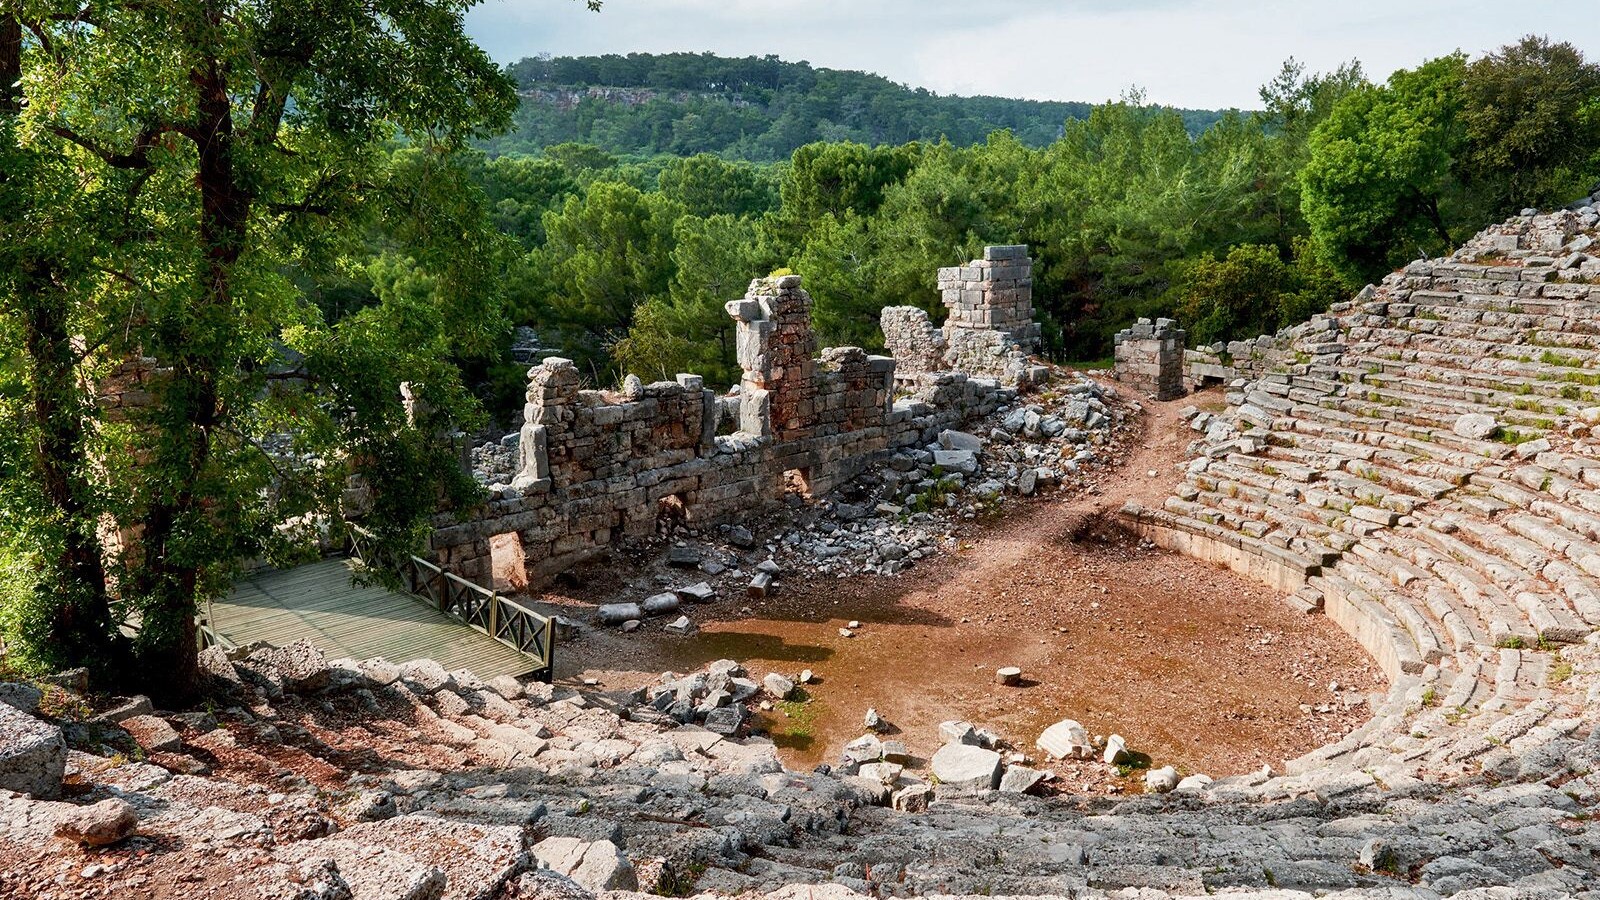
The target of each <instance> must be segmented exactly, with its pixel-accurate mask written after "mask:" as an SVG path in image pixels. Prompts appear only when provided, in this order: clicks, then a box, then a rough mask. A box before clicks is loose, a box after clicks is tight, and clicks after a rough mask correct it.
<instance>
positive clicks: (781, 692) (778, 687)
mask: <svg viewBox="0 0 1600 900" xmlns="http://www.w3.org/2000/svg"><path fill="white" fill-rule="evenodd" d="M761 686H762V687H764V688H766V689H767V693H769V694H771V695H772V696H774V697H776V698H777V699H779V700H787V699H789V697H790V696H791V695H792V694H794V682H793V681H791V680H789V679H788V678H785V677H784V676H782V675H779V674H778V673H777V672H768V673H767V674H766V676H765V677H764V678H762V679H761Z"/></svg>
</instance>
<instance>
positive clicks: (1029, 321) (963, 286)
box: [939, 244, 1040, 353]
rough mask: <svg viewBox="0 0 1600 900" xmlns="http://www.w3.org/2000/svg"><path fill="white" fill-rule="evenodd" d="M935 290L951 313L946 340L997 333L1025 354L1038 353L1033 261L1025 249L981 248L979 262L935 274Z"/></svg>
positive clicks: (1019, 245) (1016, 245)
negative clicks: (963, 333)
mask: <svg viewBox="0 0 1600 900" xmlns="http://www.w3.org/2000/svg"><path fill="white" fill-rule="evenodd" d="M939 291H940V293H942V294H943V295H944V305H945V306H946V307H947V308H948V309H949V310H950V316H949V317H948V318H947V319H945V323H944V330H945V336H946V339H947V340H949V341H950V343H951V344H952V345H954V344H955V343H956V339H955V336H954V335H953V334H952V333H953V332H956V331H961V330H972V331H1001V332H1005V333H1006V334H1009V335H1010V336H1011V338H1012V340H1015V341H1016V342H1017V344H1018V345H1020V346H1021V347H1022V349H1023V350H1024V351H1025V352H1028V353H1034V352H1037V351H1038V349H1039V338H1040V329H1039V324H1038V323H1037V322H1035V321H1034V320H1033V260H1032V259H1029V258H1028V247H1027V245H1026V244H1011V245H1007V246H1002V247H985V248H983V259H975V260H973V261H972V262H970V263H967V264H966V265H964V266H953V267H951V268H947V269H940V270H939Z"/></svg>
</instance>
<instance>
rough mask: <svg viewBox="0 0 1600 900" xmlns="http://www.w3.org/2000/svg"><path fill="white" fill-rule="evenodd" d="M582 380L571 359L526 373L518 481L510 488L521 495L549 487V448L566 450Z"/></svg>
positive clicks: (555, 359)
mask: <svg viewBox="0 0 1600 900" xmlns="http://www.w3.org/2000/svg"><path fill="white" fill-rule="evenodd" d="M582 384H583V380H582V379H581V378H580V377H579V375H578V367H577V366H575V365H573V364H572V360H570V359H561V358H560V357H554V356H553V357H551V358H549V359H547V360H545V361H544V362H542V363H540V364H539V365H537V366H534V367H533V368H531V369H529V370H528V394H527V401H528V402H527V404H526V405H525V406H523V408H522V417H523V425H522V435H521V437H520V439H519V440H518V441H517V477H516V479H515V480H513V481H512V483H511V486H512V487H514V488H516V489H517V490H519V491H522V492H523V493H528V492H529V491H534V490H548V489H549V488H550V486H551V484H552V481H551V479H552V477H553V476H552V468H551V465H550V448H551V446H552V445H555V446H566V442H567V438H568V436H569V432H570V431H571V429H572V422H573V419H574V417H575V413H574V411H573V408H572V405H573V403H574V402H576V401H577V399H578V390H579V388H581V387H582Z"/></svg>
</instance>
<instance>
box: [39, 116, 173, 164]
mask: <svg viewBox="0 0 1600 900" xmlns="http://www.w3.org/2000/svg"><path fill="white" fill-rule="evenodd" d="M46 130H47V131H49V132H50V133H51V134H53V135H55V136H56V137H58V138H61V139H63V140H66V141H69V142H71V143H73V144H76V145H78V146H79V147H82V148H83V149H85V150H87V151H89V152H90V153H92V154H94V155H95V156H97V157H99V158H100V161H101V162H104V163H105V164H106V165H108V166H111V167H112V168H115V169H148V168H150V149H151V148H152V147H154V146H155V141H156V138H158V137H160V136H161V135H163V134H183V135H185V136H187V135H188V133H187V132H186V131H185V130H184V129H183V127H182V126H180V125H175V124H171V123H167V122H160V123H156V124H154V125H148V126H146V127H145V129H144V130H143V131H141V132H139V136H138V137H136V138H134V140H133V149H132V150H130V151H128V152H126V153H119V152H117V151H115V150H112V149H110V148H108V147H104V146H102V145H100V144H99V143H98V142H96V141H95V140H93V139H92V138H88V137H85V136H83V135H81V134H79V133H78V132H76V131H74V130H72V129H71V128H68V127H67V126H65V125H49V126H46Z"/></svg>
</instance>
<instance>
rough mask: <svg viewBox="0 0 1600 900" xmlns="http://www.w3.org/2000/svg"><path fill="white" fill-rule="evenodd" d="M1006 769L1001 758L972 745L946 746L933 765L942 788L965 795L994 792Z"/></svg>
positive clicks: (938, 752) (935, 755) (934, 773)
mask: <svg viewBox="0 0 1600 900" xmlns="http://www.w3.org/2000/svg"><path fill="white" fill-rule="evenodd" d="M1002 766H1003V763H1002V762H1001V760H1000V754H998V753H996V752H994V751H993V750H985V749H983V748H982V747H974V746H972V745H970V744H945V745H944V746H943V747H940V748H939V749H938V750H937V751H936V752H935V753H934V754H933V760H932V762H931V768H932V770H933V775H934V777H935V778H937V779H938V780H939V785H940V786H941V787H948V788H949V789H951V790H952V791H958V792H962V793H967V792H977V791H991V790H994V789H995V787H997V786H998V785H999V784H1000V770H1001V768H1002Z"/></svg>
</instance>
